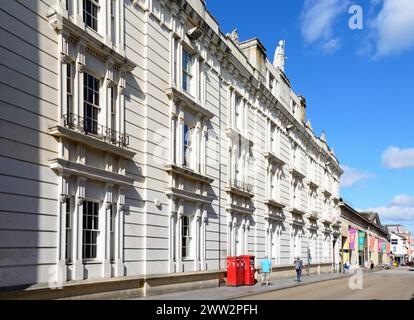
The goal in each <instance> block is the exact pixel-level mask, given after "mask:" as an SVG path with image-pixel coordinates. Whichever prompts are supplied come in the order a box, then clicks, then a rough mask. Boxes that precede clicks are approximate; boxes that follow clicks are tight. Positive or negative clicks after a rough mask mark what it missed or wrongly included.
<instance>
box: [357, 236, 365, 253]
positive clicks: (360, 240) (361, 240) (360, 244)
mask: <svg viewBox="0 0 414 320" xmlns="http://www.w3.org/2000/svg"><path fill="white" fill-rule="evenodd" d="M364 244H365V232H364V231H358V249H359V251H363V250H364Z"/></svg>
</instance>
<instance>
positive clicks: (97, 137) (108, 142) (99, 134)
mask: <svg viewBox="0 0 414 320" xmlns="http://www.w3.org/2000/svg"><path fill="white" fill-rule="evenodd" d="M49 132H50V134H51V135H53V136H55V137H65V138H68V139H70V140H73V141H77V142H81V143H84V144H85V145H88V146H90V147H92V148H97V149H101V150H103V151H108V152H111V153H114V154H117V155H120V156H123V157H125V158H132V157H133V156H134V155H135V153H134V152H132V151H129V150H127V148H128V145H129V136H128V135H126V134H122V133H120V132H117V131H115V130H113V129H111V128H108V127H105V126H103V125H100V124H98V122H97V121H95V120H94V119H91V118H83V117H81V116H79V115H76V114H73V113H69V114H65V115H64V116H63V117H62V121H61V123H60V124H59V125H58V126H55V127H52V128H50V129H49Z"/></svg>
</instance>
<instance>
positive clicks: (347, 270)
mask: <svg viewBox="0 0 414 320" xmlns="http://www.w3.org/2000/svg"><path fill="white" fill-rule="evenodd" d="M344 267H345V273H349V268H350V267H351V264H350V263H349V261H348V260H346V261H345V266H344Z"/></svg>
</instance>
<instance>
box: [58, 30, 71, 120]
mask: <svg viewBox="0 0 414 320" xmlns="http://www.w3.org/2000/svg"><path fill="white" fill-rule="evenodd" d="M68 37H69V35H68V34H67V33H66V32H63V31H60V32H59V35H58V45H59V48H60V53H59V60H58V63H59V68H58V90H59V108H58V118H59V123H60V124H62V120H63V119H62V117H63V115H65V114H66V113H67V112H66V110H67V99H66V96H67V81H66V78H67V64H68V63H70V58H69V43H68Z"/></svg>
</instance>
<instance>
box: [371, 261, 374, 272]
mask: <svg viewBox="0 0 414 320" xmlns="http://www.w3.org/2000/svg"><path fill="white" fill-rule="evenodd" d="M372 270H374V261H372V260H371V271H372Z"/></svg>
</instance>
